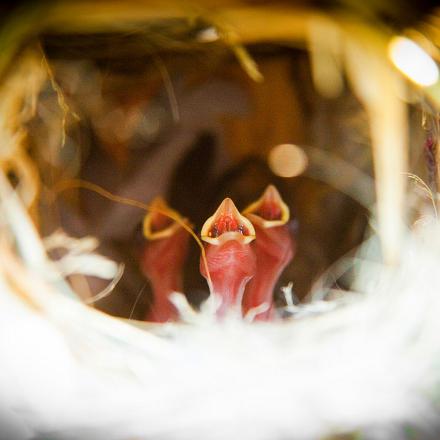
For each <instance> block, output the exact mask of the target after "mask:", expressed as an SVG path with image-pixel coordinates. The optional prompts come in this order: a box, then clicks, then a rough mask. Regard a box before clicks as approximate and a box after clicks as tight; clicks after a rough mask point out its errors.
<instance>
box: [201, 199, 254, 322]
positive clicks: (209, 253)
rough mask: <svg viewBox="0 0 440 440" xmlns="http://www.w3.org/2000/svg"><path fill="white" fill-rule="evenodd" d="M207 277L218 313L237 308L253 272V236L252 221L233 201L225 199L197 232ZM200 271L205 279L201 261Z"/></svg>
mask: <svg viewBox="0 0 440 440" xmlns="http://www.w3.org/2000/svg"><path fill="white" fill-rule="evenodd" d="M201 238H202V240H203V241H205V242H206V245H205V252H206V261H207V266H208V271H209V275H210V278H211V295H214V296H216V297H217V298H218V299H220V307H219V309H218V310H217V314H218V316H223V315H224V314H225V313H226V312H227V311H228V310H231V309H236V310H240V308H241V302H242V298H243V293H244V289H245V287H246V284H247V283H248V282H249V280H250V279H251V278H252V277H253V276H254V275H255V270H256V266H255V264H256V260H255V254H254V251H253V249H252V247H251V246H250V243H251V242H252V240H254V239H255V229H254V227H253V225H252V223H251V222H250V221H249V220H248V219H247V218H246V217H244V216H243V215H241V214H240V212H239V211H238V209H237V208H236V207H235V205H234V202H233V201H232V200H231V199H229V198H226V199H225V200H223V202H222V203H221V204H220V206H219V207H218V209H217V211H216V212H215V213H214V215H212V216H211V217H209V218H208V220H206V222H205V224H204V225H203V228H202V231H201ZM200 271H201V273H202V275H203V276H204V277H205V278H208V274H207V272H206V267H205V265H204V262H203V261H201V262H200Z"/></svg>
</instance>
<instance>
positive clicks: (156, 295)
mask: <svg viewBox="0 0 440 440" xmlns="http://www.w3.org/2000/svg"><path fill="white" fill-rule="evenodd" d="M150 207H151V211H150V212H149V213H148V214H147V215H146V216H145V218H144V222H143V233H144V237H145V238H146V240H147V241H146V243H145V246H144V248H143V250H142V255H141V270H142V272H143V274H144V275H145V276H146V277H147V278H148V280H149V281H150V283H151V286H152V289H153V304H152V306H151V308H150V310H149V311H148V313H147V316H146V317H145V319H146V320H147V321H153V322H166V321H173V320H176V319H177V318H178V313H177V310H176V308H175V307H174V305H173V304H172V303H171V301H170V300H169V295H170V294H171V293H172V292H176V291H177V292H181V291H182V272H183V265H184V262H185V259H186V255H187V251H188V239H189V234H188V233H187V231H185V229H184V228H183V227H182V225H181V224H179V222H177V221H175V220H173V219H171V218H170V217H169V216H167V215H166V214H167V213H168V214H172V215H173V217H174V218H179V219H181V221H182V222H185V223H187V224H188V220H187V219H184V218H183V217H181V216H180V214H179V213H178V212H176V211H174V210H172V209H171V208H170V207H169V206H168V205H167V203H166V202H165V201H164V200H163V199H162V198H160V197H157V198H155V199H154V200H153V201H152V202H151V203H150Z"/></svg>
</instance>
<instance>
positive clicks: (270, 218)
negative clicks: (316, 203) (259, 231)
mask: <svg viewBox="0 0 440 440" xmlns="http://www.w3.org/2000/svg"><path fill="white" fill-rule="evenodd" d="M243 215H245V216H246V217H248V218H249V219H250V220H251V221H252V222H253V223H255V224H258V225H260V226H262V227H264V228H273V227H275V226H282V225H285V224H286V223H287V222H288V221H289V218H290V211H289V207H288V206H287V205H286V204H285V203H284V201H283V199H282V198H281V195H280V193H279V192H278V190H277V189H276V188H275V186H274V185H269V186H268V187H267V188H266V190H265V191H264V193H263V195H262V196H261V197H260V198H259V199H258V200H257V201H256V202H253V203H251V204H250V205H249V206H248V207H247V208H246V209H245V210H244V211H243Z"/></svg>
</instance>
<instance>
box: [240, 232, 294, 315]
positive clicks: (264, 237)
mask: <svg viewBox="0 0 440 440" xmlns="http://www.w3.org/2000/svg"><path fill="white" fill-rule="evenodd" d="M254 227H255V231H256V235H257V239H256V240H255V254H256V257H257V273H256V275H255V277H254V278H253V279H252V281H251V282H250V283H249V285H248V286H247V288H246V292H245V294H244V297H243V313H244V314H246V313H247V312H248V311H249V310H250V309H252V308H254V307H257V306H259V305H261V304H263V303H266V304H267V305H268V309H267V310H266V311H264V312H262V313H259V314H258V315H256V316H255V319H256V320H260V321H267V320H270V319H272V317H273V290H274V287H275V284H276V282H277V281H278V278H279V277H280V275H281V273H282V272H283V270H284V269H285V268H286V266H287V265H288V264H289V263H290V261H291V260H292V258H293V255H294V243H293V241H292V239H291V237H290V234H289V231H288V229H287V226H286V225H283V226H276V227H273V228H265V227H262V226H260V225H257V224H254Z"/></svg>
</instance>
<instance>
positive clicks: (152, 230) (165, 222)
mask: <svg viewBox="0 0 440 440" xmlns="http://www.w3.org/2000/svg"><path fill="white" fill-rule="evenodd" d="M150 208H151V210H150V211H149V212H148V214H147V215H146V216H145V217H144V222H143V233H144V237H145V238H146V239H147V240H159V239H162V238H167V237H171V236H172V235H173V234H174V233H175V232H176V231H177V230H178V229H179V228H180V227H181V224H182V223H183V222H184V223H188V220H187V219H185V218H183V217H182V216H181V215H180V214H179V213H178V212H177V211H174V210H173V209H171V208H170V207H169V206H168V204H167V203H166V202H165V200H164V199H162V197H156V198H155V199H154V200H153V201H152V202H151V203H150ZM177 219H179V220H180V222H179V221H177Z"/></svg>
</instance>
